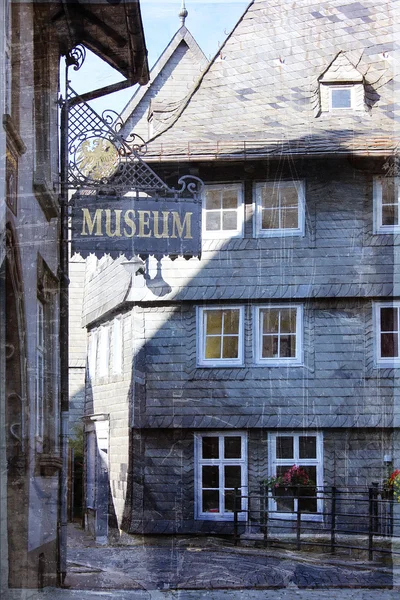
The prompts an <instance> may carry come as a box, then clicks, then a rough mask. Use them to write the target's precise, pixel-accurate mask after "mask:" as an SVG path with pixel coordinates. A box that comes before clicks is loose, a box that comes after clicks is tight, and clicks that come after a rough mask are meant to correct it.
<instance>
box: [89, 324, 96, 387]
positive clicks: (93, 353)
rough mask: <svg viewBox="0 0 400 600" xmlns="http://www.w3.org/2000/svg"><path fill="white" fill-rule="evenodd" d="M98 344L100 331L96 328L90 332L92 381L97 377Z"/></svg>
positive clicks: (90, 375) (90, 374)
mask: <svg viewBox="0 0 400 600" xmlns="http://www.w3.org/2000/svg"><path fill="white" fill-rule="evenodd" d="M97 345H98V331H97V330H94V331H91V332H90V334H89V352H88V369H89V379H90V381H94V380H95V379H96V366H97Z"/></svg>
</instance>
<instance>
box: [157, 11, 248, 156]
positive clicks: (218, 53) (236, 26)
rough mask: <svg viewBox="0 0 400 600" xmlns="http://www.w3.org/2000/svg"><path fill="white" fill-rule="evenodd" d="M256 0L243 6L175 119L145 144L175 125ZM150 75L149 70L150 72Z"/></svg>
mask: <svg viewBox="0 0 400 600" xmlns="http://www.w3.org/2000/svg"><path fill="white" fill-rule="evenodd" d="M255 1H256V0H251V1H250V2H249V4H248V6H247V7H246V8H245V10H244V11H243V13H242V15H241V17H240V18H239V19H238V21H237V22H236V24H235V25H234V27H233V29H232V31H231V32H230V33H229V35H228V36H227V37H226V39H225V40H224V42H223V44H222V45H221V47H220V48H218V50H217V52H216V53H215V55H214V57H213V58H212V59H211V60H210V62H209V63H208V66H207V68H206V69H204V71H203V72H202V74H201V75H200V77H199V78H198V80H197V82H196V84H195V85H194V86H193V88H192V91H191V92H190V93H189V94H188V96H187V97H186V99H184V100H183V102H182V107H181V109H180V110H179V111H178V113H177V115H176V117H175V119H174V120H173V121H172V122H171V123H170V124H169V125H168V127H166V128H165V129H163V130H162V131H161V132H160V133H157V134H156V135H155V136H154V137H152V138H150V139H149V140H148V142H147V144H150V143H151V142H152V141H153V140H156V139H157V138H159V137H160V136H161V135H163V134H164V133H166V132H167V131H168V130H169V129H171V127H173V126H174V125H175V123H176V122H177V121H178V119H179V118H180V117H181V115H182V113H183V112H184V111H185V109H186V108H187V106H188V105H189V103H190V101H191V99H192V98H193V96H194V95H195V94H196V92H197V90H198V89H199V87H200V85H201V83H202V81H203V79H204V77H205V76H206V75H207V73H208V72H209V71H210V69H211V67H212V66H213V64H214V63H215V61H216V60H217V58H218V57H219V56H220V55H221V51H222V49H223V48H224V46H225V45H226V44H227V43H228V41H229V40H230V38H231V37H232V35H233V34H234V32H235V31H236V29H237V28H238V27H239V25H240V24H241V23H242V21H243V19H244V17H245V15H246V14H247V12H248V11H249V9H250V7H251V6H252V5H253V4H254V2H255ZM150 75H151V72H150Z"/></svg>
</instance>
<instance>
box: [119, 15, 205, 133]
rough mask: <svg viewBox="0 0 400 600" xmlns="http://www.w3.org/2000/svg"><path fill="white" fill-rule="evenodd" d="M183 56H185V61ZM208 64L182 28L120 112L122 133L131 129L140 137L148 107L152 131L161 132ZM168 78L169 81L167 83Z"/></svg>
mask: <svg viewBox="0 0 400 600" xmlns="http://www.w3.org/2000/svg"><path fill="white" fill-rule="evenodd" d="M185 54H187V56H186V58H185ZM207 65H208V60H207V58H206V56H205V55H204V53H203V51H202V50H201V48H200V46H199V45H198V44H197V42H196V40H195V39H194V37H193V36H192V34H191V33H190V31H189V30H188V29H187V27H186V26H184V25H183V26H182V27H180V28H179V29H178V31H177V32H176V34H175V35H174V37H173V38H172V40H171V41H170V42H169V44H168V46H167V47H166V48H165V50H164V51H163V53H162V54H161V55H160V57H159V58H158V60H157V62H156V63H155V65H154V66H153V67H152V69H151V71H150V79H149V82H148V84H147V85H146V86H141V87H139V88H138V89H137V90H136V91H135V93H134V94H133V96H132V98H131V100H130V101H129V102H128V103H127V105H126V106H125V108H124V109H123V111H122V112H121V115H120V117H121V120H122V122H123V123H124V126H123V129H122V131H123V133H124V134H125V135H129V134H130V133H131V131H132V129H133V130H134V132H135V133H139V135H143V132H142V131H139V132H138V131H137V125H138V122H139V121H140V119H141V117H142V115H143V113H144V111H147V110H148V108H149V107H150V106H151V109H152V110H153V111H154V112H155V113H156V119H155V120H157V122H158V123H159V126H158V128H157V129H156V130H155V131H157V132H159V131H163V130H164V129H165V127H167V126H168V125H170V124H171V123H172V122H173V121H174V120H175V118H176V116H177V115H178V111H179V109H180V108H181V105H182V102H183V101H184V99H185V97H186V96H188V94H189V93H190V92H191V91H192V90H193V88H194V85H195V83H196V81H197V80H198V78H199V76H200V74H201V73H202V72H203V71H204V70H205V68H206V67H207ZM168 79H171V81H170V82H169V81H168ZM166 84H167V86H166ZM166 88H168V89H166ZM139 105H140V106H139ZM140 108H141V110H140ZM146 120H147V115H146ZM139 126H140V124H139ZM146 126H147V123H146ZM145 137H146V138H147V136H145Z"/></svg>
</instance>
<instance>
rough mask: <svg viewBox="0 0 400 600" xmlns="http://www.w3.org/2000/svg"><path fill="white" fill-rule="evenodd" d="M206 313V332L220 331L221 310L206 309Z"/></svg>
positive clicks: (214, 332) (218, 332)
mask: <svg viewBox="0 0 400 600" xmlns="http://www.w3.org/2000/svg"><path fill="white" fill-rule="evenodd" d="M205 315H206V323H207V325H206V334H207V335H210V334H220V333H222V310H208V311H206V313H205Z"/></svg>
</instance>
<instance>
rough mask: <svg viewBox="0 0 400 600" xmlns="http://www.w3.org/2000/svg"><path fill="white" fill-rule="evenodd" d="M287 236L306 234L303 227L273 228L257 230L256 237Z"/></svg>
mask: <svg viewBox="0 0 400 600" xmlns="http://www.w3.org/2000/svg"><path fill="white" fill-rule="evenodd" d="M286 236H298V237H302V236H304V231H303V230H302V229H271V230H268V231H267V230H259V231H256V232H255V237H256V238H272V237H286Z"/></svg>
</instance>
